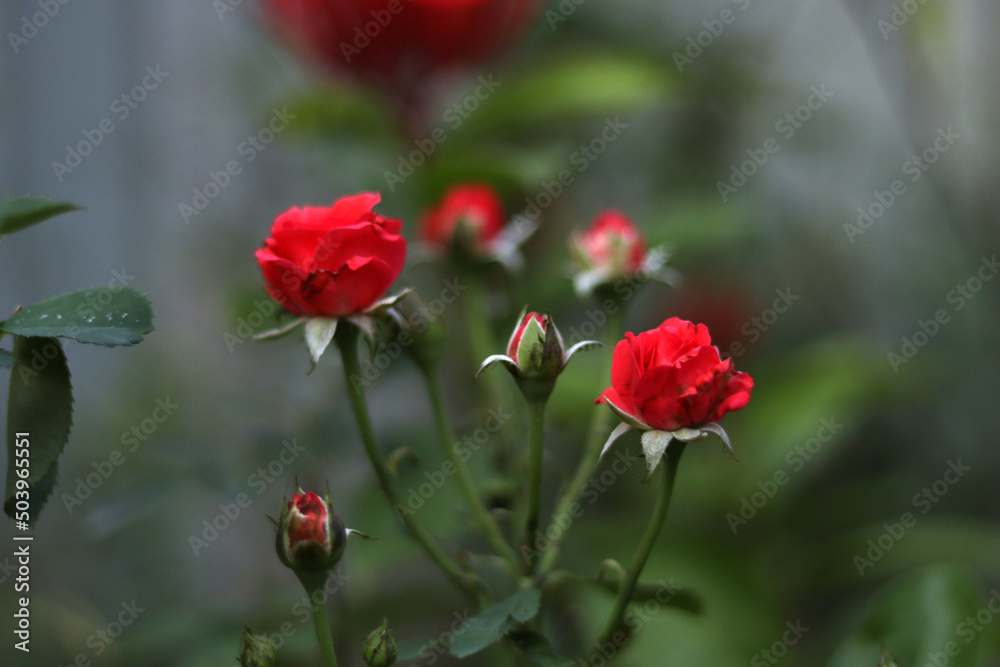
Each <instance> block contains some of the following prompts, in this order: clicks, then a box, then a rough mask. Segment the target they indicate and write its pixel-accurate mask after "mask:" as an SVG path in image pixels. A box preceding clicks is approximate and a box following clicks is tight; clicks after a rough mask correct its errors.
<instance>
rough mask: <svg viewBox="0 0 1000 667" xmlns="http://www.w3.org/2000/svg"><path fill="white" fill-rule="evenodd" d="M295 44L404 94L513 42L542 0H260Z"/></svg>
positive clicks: (318, 57) (340, 68)
mask: <svg viewBox="0 0 1000 667" xmlns="http://www.w3.org/2000/svg"><path fill="white" fill-rule="evenodd" d="M264 6H265V9H266V11H267V13H268V15H269V16H270V18H271V20H272V22H273V23H274V24H275V25H276V27H277V28H278V29H279V30H280V31H281V32H282V33H284V34H285V35H286V36H287V37H288V39H289V40H290V41H291V42H292V44H293V46H295V47H297V48H298V50H300V51H303V52H305V53H307V54H309V55H311V56H313V57H314V58H316V59H317V60H319V61H321V62H323V63H325V64H327V65H328V66H330V67H331V68H334V69H338V70H341V71H345V72H348V73H351V74H353V75H355V76H356V77H357V78H359V79H361V80H362V81H365V82H369V83H377V84H380V85H382V86H384V87H387V88H389V89H390V90H393V91H395V92H396V93H398V94H400V95H402V96H404V97H405V96H407V95H412V94H414V92H415V91H418V90H419V89H420V87H422V86H424V85H425V83H426V82H427V80H428V79H429V77H430V76H431V75H433V74H435V73H437V72H439V71H440V70H442V69H447V68H452V67H454V66H460V65H471V64H475V63H477V62H480V61H482V60H484V59H486V58H488V57H490V56H491V55H493V54H495V53H497V52H498V51H499V50H500V49H501V48H503V47H504V46H506V45H507V44H509V43H510V42H512V41H514V39H515V38H516V37H518V36H519V35H520V34H521V33H523V32H524V29H525V28H526V27H527V26H528V25H529V23H530V22H531V21H532V20H533V19H534V18H535V16H536V15H537V13H538V11H539V9H540V7H541V3H540V2H539V0H265V2H264Z"/></svg>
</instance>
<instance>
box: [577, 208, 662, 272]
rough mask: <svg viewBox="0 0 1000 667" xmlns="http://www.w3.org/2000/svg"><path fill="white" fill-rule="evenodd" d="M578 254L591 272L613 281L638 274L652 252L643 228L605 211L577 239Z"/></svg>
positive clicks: (614, 213)
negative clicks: (643, 234) (640, 228)
mask: <svg viewBox="0 0 1000 667" xmlns="http://www.w3.org/2000/svg"><path fill="white" fill-rule="evenodd" d="M573 241H574V245H575V249H576V254H577V256H578V258H579V260H580V262H581V263H582V264H583V266H584V268H585V269H587V270H588V271H594V272H596V273H599V274H600V275H601V276H602V277H603V278H605V279H608V280H613V279H617V278H622V277H625V276H630V275H633V274H635V273H638V272H639V270H641V269H642V268H643V264H644V262H645V260H646V253H647V251H648V249H647V247H646V242H645V240H644V239H643V238H642V234H641V232H640V231H639V228H638V227H636V226H635V224H634V223H633V222H632V221H631V220H630V219H629V218H628V217H627V216H626V215H625V214H624V213H621V212H619V211H613V210H609V211H604V212H603V213H601V214H600V215H598V216H597V218H596V219H595V220H594V223H593V224H592V225H591V226H590V227H589V228H588V229H586V230H585V231H583V232H579V233H577V234H575V235H574V237H573Z"/></svg>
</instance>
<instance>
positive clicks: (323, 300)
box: [256, 193, 406, 318]
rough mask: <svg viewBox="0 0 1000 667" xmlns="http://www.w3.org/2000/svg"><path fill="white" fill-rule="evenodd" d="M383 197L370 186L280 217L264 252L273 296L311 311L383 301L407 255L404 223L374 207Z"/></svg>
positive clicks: (333, 312)
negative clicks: (362, 191)
mask: <svg viewBox="0 0 1000 667" xmlns="http://www.w3.org/2000/svg"><path fill="white" fill-rule="evenodd" d="M380 199H381V197H380V196H379V195H378V194H376V193H366V194H360V195H356V196H353V197H344V198H343V199H341V200H339V201H337V202H336V203H334V205H333V206H331V207H328V208H312V207H306V208H292V209H289V210H287V211H285V212H284V213H282V214H281V215H280V216H278V218H277V220H275V222H274V226H273V227H272V228H271V237H270V238H268V239H267V240H266V241H265V242H264V247H263V248H261V249H260V250H258V251H257V253H256V254H257V262H258V263H259V264H260V269H261V271H262V272H263V274H264V280H265V281H266V286H267V290H268V292H269V293H270V294H271V297H272V298H274V299H275V300H276V301H278V302H279V303H281V305H282V306H284V307H285V309H287V310H288V311H290V312H292V313H295V314H297V315H302V316H307V317H330V318H335V317H341V316H344V315H351V314H355V313H359V312H362V311H364V310H365V309H367V308H369V307H371V306H372V305H373V304H375V302H376V301H378V299H379V297H381V296H382V295H384V294H385V293H386V291H387V290H388V289H389V287H390V286H391V285H392V284H393V282H395V280H396V278H397V277H398V276H399V274H400V272H401V271H402V270H403V264H404V263H405V261H406V240H405V239H404V238H403V237H402V236H400V231H401V229H402V223H401V222H400V221H399V220H394V219H391V218H383V217H382V216H380V215H378V214H377V213H375V212H374V211H373V210H372V209H373V208H374V207H375V205H376V204H378V202H379V201H380Z"/></svg>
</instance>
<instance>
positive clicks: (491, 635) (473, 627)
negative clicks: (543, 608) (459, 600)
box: [450, 588, 542, 658]
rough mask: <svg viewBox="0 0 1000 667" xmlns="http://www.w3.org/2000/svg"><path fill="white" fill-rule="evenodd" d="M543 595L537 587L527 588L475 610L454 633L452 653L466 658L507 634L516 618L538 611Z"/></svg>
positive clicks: (530, 616) (524, 619)
mask: <svg viewBox="0 0 1000 667" xmlns="http://www.w3.org/2000/svg"><path fill="white" fill-rule="evenodd" d="M541 600H542V595H541V593H540V592H539V591H538V589H535V588H525V589H522V590H520V591H518V592H517V593H514V594H513V595H511V596H510V597H509V598H507V599H505V600H503V601H502V602H499V603H497V604H495V605H493V606H492V607H490V608H489V609H485V610H483V611H481V612H480V613H478V614H476V615H475V616H473V617H472V618H470V619H469V620H468V622H466V624H465V626H464V627H463V628H462V629H461V630H460V631H458V632H457V633H455V638H454V639H452V641H451V646H450V651H451V654H452V655H454V656H455V657H458V658H466V657H468V656H470V655H472V654H474V653H478V652H479V651H482V650H483V649H484V648H486V647H487V646H490V645H491V644H493V643H494V642H496V641H498V640H499V639H500V638H502V637H503V636H504V635H505V634H507V633H508V632H509V631H510V629H511V627H513V625H514V622H515V621H517V622H520V623H525V622H527V621H530V620H531V619H532V618H534V617H535V615H536V614H538V608H539V606H540V604H541Z"/></svg>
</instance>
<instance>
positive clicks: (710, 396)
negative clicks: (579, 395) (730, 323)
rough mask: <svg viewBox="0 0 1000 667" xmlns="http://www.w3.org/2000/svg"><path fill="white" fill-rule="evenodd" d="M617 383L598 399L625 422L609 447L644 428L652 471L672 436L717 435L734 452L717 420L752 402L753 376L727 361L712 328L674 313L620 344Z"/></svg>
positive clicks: (613, 378)
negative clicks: (711, 330) (737, 369)
mask: <svg viewBox="0 0 1000 667" xmlns="http://www.w3.org/2000/svg"><path fill="white" fill-rule="evenodd" d="M611 385H612V386H610V387H608V388H607V389H605V390H604V392H603V393H602V394H601V396H600V398H598V399H597V402H601V403H605V404H607V405H608V407H610V408H611V409H612V410H613V411H614V412H615V414H617V415H618V417H619V418H621V420H622V421H623V422H624V423H623V424H622V426H620V427H619V428H618V429H616V430H615V432H614V433H612V434H611V438H609V440H608V443H607V444H606V445H605V447H604V451H607V449H608V448H609V447H610V446H611V444H612V443H613V442H614V441H615V440H616V439H617V438H618V437H620V436H621V435H623V434H624V433H625V432H627V431H628V430H630V429H632V428H638V429H642V430H644V431H647V432H648V433H646V434H644V435H643V447H644V450H645V451H646V454H647V456H646V458H647V463H649V465H650V472H652V469H653V468H655V465H656V463H658V462H659V458H660V456H662V454H663V452H664V451H665V450H666V446H667V445H668V444H669V442H670V440H671V439H673V438H676V439H678V440H682V441H688V440H694V439H697V438H701V437H704V436H705V435H706V434H707V433H709V432H711V433H715V434H717V435H718V436H719V437H720V438H722V439H723V441H724V442H725V443H726V447H727V449H729V450H730V452H731V446H730V445H729V438H728V437H727V436H726V434H725V431H723V430H722V428H721V427H720V426H718V424H716V423H715V422H717V421H719V420H720V419H722V417H723V415H725V414H726V413H727V412H732V411H734V410H740V409H742V408H743V407H745V406H746V405H747V403H748V402H749V401H750V391H751V389H752V388H753V378H751V377H750V376H749V375H747V374H746V373H740V372H737V371H736V370H735V369H733V365H732V360H731V359H726V360H725V361H723V360H722V359H721V358H720V357H719V349H718V348H717V347H715V346H714V345H712V340H711V337H710V336H709V333H708V328H706V327H705V325H703V324H692V323H691V322H688V321H687V320H682V319H680V318H677V317H672V318H670V319H669V320H667V321H666V322H664V323H663V324H661V325H660V326H659V327H657V328H656V329H653V330H651V331H646V332H643V333H641V334H639V335H638V336H636V335H634V334H631V333H629V334H626V335H625V340H623V341H621V342H619V343H618V345H617V346H616V347H615V351H614V356H613V358H612V364H611Z"/></svg>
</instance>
